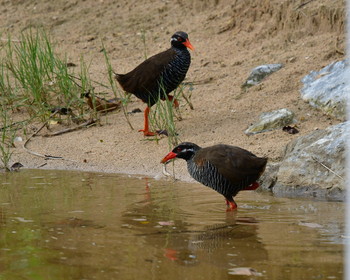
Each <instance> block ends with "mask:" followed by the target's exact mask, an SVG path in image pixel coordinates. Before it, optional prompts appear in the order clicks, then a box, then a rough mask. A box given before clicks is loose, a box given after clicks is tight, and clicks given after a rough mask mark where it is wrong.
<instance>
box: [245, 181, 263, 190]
mask: <svg viewBox="0 0 350 280" xmlns="http://www.w3.org/2000/svg"><path fill="white" fill-rule="evenodd" d="M257 188H259V183H258V182H254V183H253V184H251V185H249V186H248V187H246V188H244V189H243V190H242V191H254V190H256V189H257Z"/></svg>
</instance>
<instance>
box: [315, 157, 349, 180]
mask: <svg viewBox="0 0 350 280" xmlns="http://www.w3.org/2000/svg"><path fill="white" fill-rule="evenodd" d="M311 158H312V159H313V160H314V161H316V162H317V163H319V164H320V165H322V166H323V167H324V168H326V169H327V170H328V171H330V172H332V173H333V174H334V175H335V176H337V177H339V178H340V179H342V180H344V178H343V177H342V176H340V175H339V174H338V173H336V172H335V171H333V170H332V169H330V168H329V167H328V166H326V165H324V164H323V163H322V162H320V161H319V160H318V159H316V158H315V157H311Z"/></svg>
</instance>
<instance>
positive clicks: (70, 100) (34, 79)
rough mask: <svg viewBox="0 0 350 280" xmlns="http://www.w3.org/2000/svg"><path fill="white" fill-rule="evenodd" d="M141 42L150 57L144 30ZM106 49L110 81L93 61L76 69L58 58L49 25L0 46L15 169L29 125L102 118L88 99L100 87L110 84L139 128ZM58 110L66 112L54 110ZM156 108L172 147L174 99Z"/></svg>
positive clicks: (2, 155)
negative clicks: (16, 148)
mask: <svg viewBox="0 0 350 280" xmlns="http://www.w3.org/2000/svg"><path fill="white" fill-rule="evenodd" d="M141 40H142V42H143V45H144V49H145V50H144V55H145V57H147V51H146V33H145V32H144V31H143V32H142V33H141ZM103 53H104V57H105V63H106V68H107V79H108V85H106V84H103V83H102V82H96V81H93V80H92V79H91V77H90V74H89V68H90V64H89V63H86V61H84V58H83V57H81V59H80V67H75V66H76V65H75V64H73V63H70V62H68V61H67V58H66V57H64V56H63V58H62V57H60V56H58V55H57V54H56V52H55V50H54V47H53V43H52V40H51V38H50V36H49V35H48V34H47V33H46V32H45V30H43V29H37V30H29V31H27V32H23V33H22V34H21V36H20V38H19V40H12V38H11V37H10V36H9V37H8V39H7V40H6V42H5V43H3V44H2V45H0V159H1V163H2V167H3V168H5V169H9V166H8V164H9V162H10V158H11V155H12V153H11V147H13V140H14V138H15V137H16V133H17V132H18V131H21V133H22V134H23V133H25V132H26V131H27V125H28V124H29V123H32V122H41V123H46V124H47V125H49V120H50V119H51V118H59V121H62V119H61V117H60V116H59V115H60V114H61V115H62V114H64V115H66V116H65V120H67V124H71V123H72V122H74V123H77V124H79V123H82V122H84V121H85V120H86V119H91V118H92V119H95V120H97V119H98V118H99V114H98V112H97V111H96V110H91V109H90V108H88V107H87V106H86V101H85V100H84V99H83V97H84V96H86V93H89V96H91V97H92V100H93V103H94V102H95V94H96V93H95V92H94V90H95V86H99V87H103V88H106V89H107V90H108V91H109V93H112V94H114V97H115V98H118V99H119V100H121V105H122V110H123V113H124V116H125V118H126V121H127V123H128V124H129V126H130V127H131V129H133V127H132V125H131V122H130V120H129V115H128V110H127V106H128V104H129V102H130V99H131V95H130V94H127V93H125V92H123V91H121V90H120V89H119V87H118V86H117V84H116V81H115V79H114V72H113V69H112V66H111V63H110V59H109V57H108V55H107V52H106V51H105V49H104V47H103ZM74 70H75V71H76V72H74ZM184 89H185V86H182V87H179V88H178V89H177V90H176V91H175V97H176V98H177V99H181V96H183V92H184ZM94 108H95V107H94ZM57 111H59V112H60V114H54V113H55V112H57ZM17 112H21V113H22V114H21V118H24V119H20V120H19V121H16V122H15V121H14V119H13V116H16V113H17ZM151 112H152V114H151V116H150V122H151V126H152V128H153V129H154V130H165V131H166V132H167V134H168V135H169V138H168V139H169V145H175V144H177V142H178V135H177V132H176V126H175V121H174V106H173V101H170V100H165V102H158V103H157V104H156V106H154V108H152V111H151ZM23 116H24V117H23ZM153 140H159V138H158V137H156V138H153ZM0 168H1V165H0Z"/></svg>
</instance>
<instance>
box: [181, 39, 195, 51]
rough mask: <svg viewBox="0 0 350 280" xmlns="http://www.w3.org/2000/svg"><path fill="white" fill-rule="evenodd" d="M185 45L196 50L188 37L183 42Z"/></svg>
mask: <svg viewBox="0 0 350 280" xmlns="http://www.w3.org/2000/svg"><path fill="white" fill-rule="evenodd" d="M182 44H183V45H184V46H185V47H187V48H189V49H190V50H192V51H194V46H192V45H191V43H190V40H188V39H186V41H185V42H183V43H182Z"/></svg>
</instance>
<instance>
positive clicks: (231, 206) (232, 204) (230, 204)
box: [226, 199, 237, 212]
mask: <svg viewBox="0 0 350 280" xmlns="http://www.w3.org/2000/svg"><path fill="white" fill-rule="evenodd" d="M226 205H227V209H226V211H227V212H229V211H233V210H235V209H237V204H236V202H234V201H233V200H232V201H229V200H228V199H226Z"/></svg>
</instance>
